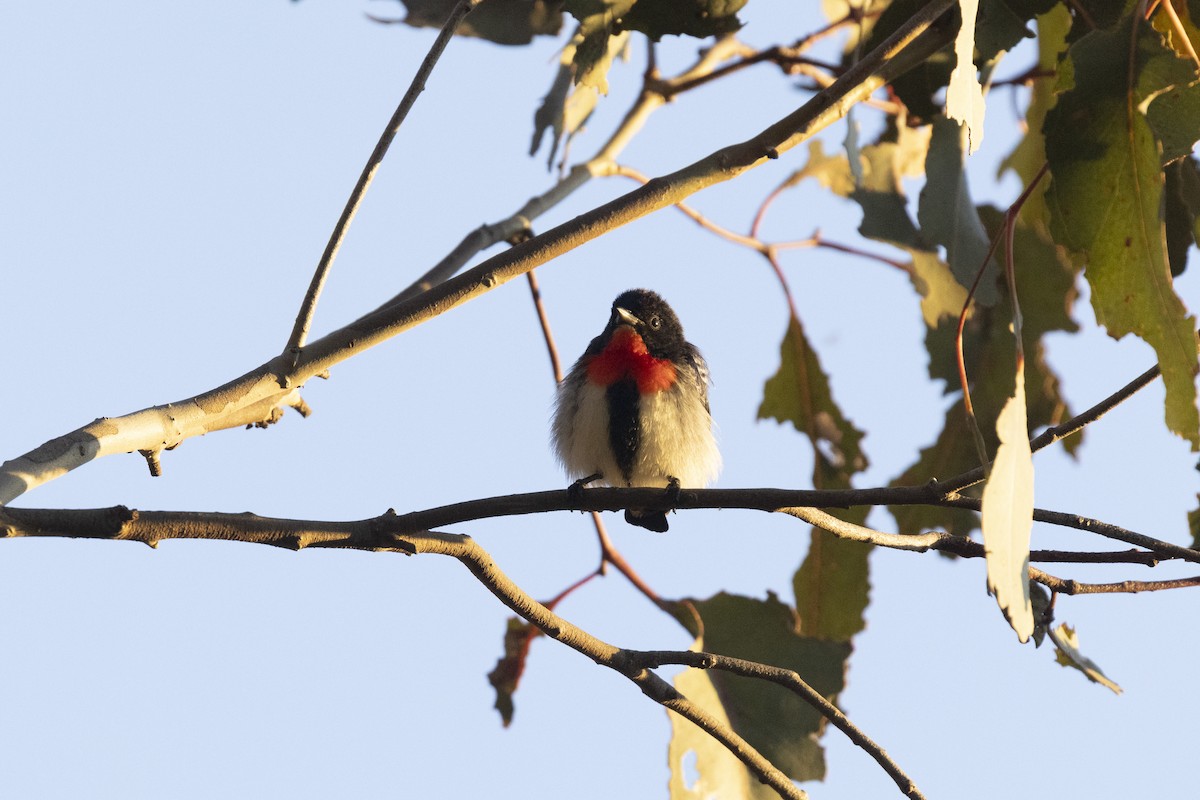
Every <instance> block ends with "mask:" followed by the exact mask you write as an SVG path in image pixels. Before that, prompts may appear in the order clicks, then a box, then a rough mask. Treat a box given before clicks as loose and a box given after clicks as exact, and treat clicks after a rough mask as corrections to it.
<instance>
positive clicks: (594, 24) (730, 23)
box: [563, 0, 746, 94]
mask: <svg viewBox="0 0 1200 800" xmlns="http://www.w3.org/2000/svg"><path fill="white" fill-rule="evenodd" d="M745 4H746V0H565V3H564V5H563V7H564V9H565V10H566V11H567V12H568V13H569V14H570V15H571V16H573V17H574V18H575V19H577V20H578V21H579V36H580V39H579V42H578V47H577V49H576V51H575V80H576V82H578V83H580V84H582V85H584V86H591V87H593V88H595V89H596V90H597V91H599V92H600V94H608V81H607V79H606V78H605V75H606V74H607V73H608V68H609V66H610V64H611V63H612V53H613V52H614V51H613V48H612V46H611V42H610V41H609V40H610V39H611V38H612V37H614V36H619V35H621V34H622V33H623V32H625V31H638V32H640V33H644V34H646V35H647V36H649V37H650V38H651V39H654V40H655V41H657V40H658V39H659V38H661V37H663V36H666V35H668V34H678V35H688V36H695V37H697V38H707V37H709V36H721V35H723V34H726V33H733V32H734V31H736V30H737V29H738V28H740V27H741V22H739V21H738V18H737V12H738V11H739V10H740V9H741V8H742V6H744V5H745Z"/></svg>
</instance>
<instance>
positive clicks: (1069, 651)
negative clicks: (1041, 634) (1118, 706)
mask: <svg viewBox="0 0 1200 800" xmlns="http://www.w3.org/2000/svg"><path fill="white" fill-rule="evenodd" d="M1050 640H1051V641H1052V642H1054V646H1055V647H1057V648H1058V652H1057V653H1056V654H1055V656H1054V657H1055V660H1057V661H1058V663H1059V664H1062V665H1063V666H1064V667H1073V668H1075V669H1077V670H1079V671H1080V672H1082V673H1083V674H1084V675H1086V676H1087V679H1088V680H1089V681H1091V682H1092V683H1098V684H1100V685H1101V686H1104V687H1105V688H1107V689H1110V690H1112V692H1113V694H1120V693H1121V692H1122V691H1123V690H1122V689H1121V687H1120V686H1118V685H1117V684H1116V683H1115V682H1114V681H1112V680H1110V679H1109V677H1108V676H1107V675H1105V674H1104V673H1103V672H1101V671H1100V668H1099V667H1098V666H1096V662H1094V661H1092V660H1091V659H1090V658H1088V657H1087V656H1085V655H1084V654H1083V653H1081V652H1079V636H1078V634H1076V633H1075V629H1074V628H1072V627H1071V626H1070V625H1067V624H1066V623H1065V622H1064V623H1063V624H1062V625H1059V626H1058V627H1057V628H1055V629H1054V630H1052V631H1050Z"/></svg>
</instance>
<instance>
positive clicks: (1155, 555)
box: [0, 487, 1200, 601]
mask: <svg viewBox="0 0 1200 800" xmlns="http://www.w3.org/2000/svg"><path fill="white" fill-rule="evenodd" d="M929 492H930V489H928V488H927V487H918V488H912V487H889V488H879V489H831V490H804V489H684V490H682V491H681V492H680V495H679V498H678V499H676V500H674V501H671V502H668V501H667V500H666V499H665V498H664V496H663V492H662V490H661V489H611V488H604V489H585V490H583V492H582V493H581V496H579V497H577V498H576V497H574V496H572V495H569V494H568V493H567V491H566V490H559V491H551V492H533V493H529V494H515V495H505V496H502V497H489V498H484V499H480V500H469V501H466V502H463V503H457V504H455V505H451V506H442V507H440V508H432V509H426V510H424V511H414V512H411V513H409V514H400V515H397V514H396V513H395V512H391V511H389V512H388V513H387V514H384V515H382V516H379V517H375V518H373V519H369V520H363V521H360V522H315V521H306V520H289V519H272V518H267V517H258V516H255V515H253V514H223V513H217V512H187V511H132V510H130V509H127V508H124V507H123V506H117V507H113V508H102V509H35V508H11V507H10V508H6V509H3V510H0V536H68V537H80V538H91V539H132V540H135V541H142V542H145V543H146V544H151V545H153V544H156V543H157V542H158V541H159V540H161V539H179V538H182V539H225V540H234V541H242V542H249V543H253V544H266V545H272V546H275V547H285V548H289V549H299V548H303V547H344V548H351V549H358V550H380V549H388V548H387V547H383V546H381V545H380V544H379V541H378V539H377V538H374V537H376V532H377V531H390V532H393V533H394V534H395V535H402V534H407V533H420V532H421V531H425V530H429V529H431V528H435V527H442V526H445V525H451V524H456V523H463V522H470V521H473V520H478V519H489V518H493V517H503V516H517V515H522V514H536V513H543V512H547V511H568V510H570V511H592V512H595V511H617V510H621V509H624V508H627V507H630V506H632V507H635V508H646V509H651V510H657V509H662V510H669V509H670V508H671V507H672V506H673V507H675V508H680V509H700V508H743V509H750V510H757V511H777V512H780V513H785V514H789V515H791V516H795V517H797V518H798V519H802V520H804V521H805V522H807V523H809V524H811V525H816V526H818V527H820V528H822V529H824V530H828V531H829V532H830V533H833V534H834V535H836V536H841V537H844V538H849V539H853V540H855V541H860V542H866V543H868V544H874V545H878V546H880V547H888V548H892V549H898V550H911V551H916V552H925V551H927V550H938V551H941V552H947V553H953V554H955V555H960V556H963V557H966V558H981V557H983V545H981V544H980V543H979V542H976V541H973V540H971V539H967V538H965V537H962V536H955V535H953V534H949V533H945V532H932V533H922V534H894V533H884V532H882V531H875V530H872V529H870V528H865V527H863V526H861V525H853V524H851V523H847V522H844V521H842V520H839V519H837V518H836V517H833V516H832V515H830V514H826V513H825V512H823V511H819V510H818V509H817V506H824V507H827V508H844V507H849V506H855V505H913V504H926V503H929V504H934V505H954V506H960V505H965V506H966V507H968V508H970V507H972V506H971V505H970V503H974V504H975V505H974V507H975V508H978V503H979V501H978V500H974V499H972V498H958V499H957V500H954V501H944V502H938V500H937V499H936V497H933V498H931V497H930V496H929ZM963 501H965V502H963ZM800 503H804V505H799V504H800ZM1055 516H1061V517H1064V518H1067V519H1068V520H1070V521H1073V522H1074V523H1076V524H1074V525H1072V526H1071V527H1079V528H1081V529H1083V530H1094V531H1095V532H1097V533H1100V534H1101V535H1105V536H1109V537H1110V538H1120V539H1122V540H1123V541H1124V540H1132V541H1131V543H1133V544H1136V545H1138V546H1139V547H1141V548H1143V549H1141V550H1132V551H1123V552H1113V551H1107V552H1099V553H1088V552H1078V551H1068V552H1064V551H1059V550H1034V551H1032V552H1031V554H1030V557H1031V559H1033V560H1035V561H1053V562H1072V563H1135V564H1143V565H1145V566H1151V567H1152V566H1155V565H1157V564H1158V563H1159V562H1160V561H1167V560H1172V559H1182V560H1184V561H1188V562H1191V563H1200V550H1193V549H1191V548H1188V547H1183V546H1181V545H1176V544H1171V543H1170V542H1164V541H1160V540H1158V539H1154V538H1151V537H1149V536H1143V535H1142V534H1138V533H1134V532H1133V531H1126V530H1125V529H1123V528H1118V527H1117V526H1115V525H1108V524H1107V523H1102V522H1099V521H1097V520H1086V519H1085V518H1082V517H1077V516H1073V515H1069V514H1062V513H1061V512H1055V511H1044V510H1040V509H1039V510H1038V511H1036V512H1035V515H1034V518H1035V519H1040V518H1043V517H1055ZM1042 521H1052V520H1047V519H1042ZM1084 521H1086V522H1088V523H1089V524H1087V525H1084V524H1082V522H1084ZM1058 524H1063V523H1058ZM363 526H366V527H363ZM1114 531H1116V532H1118V533H1119V534H1120V535H1119V536H1118V535H1114ZM1122 537H1124V538H1122ZM614 552H615V550H613V551H611V552H610V553H609V555H610V558H609V560H610V562H611V563H613V564H614V565H616V566H617V567H618V568H619V569H621V571H622V572H623V573H625V574H626V575H627V577H629V578H630V580H631V581H633V582H634V583H635V585H638V584H639V581H637V580H635V576H634V575H631V574H630V573H628V572H626V569H625V568H622V566H621V564H622V562H621V561H620V560H619V559H617V558H611V555H612V553H614ZM626 567H627V565H626ZM630 572H631V571H630ZM638 588H639V589H641V590H642V591H643V593H645V594H646V595H647V596H648V597H650V599H652V600H655V601H657V598H656V596H655V595H654V593H653V592H652V591H649V590H648V588H643V587H642V586H640V585H639V587H638Z"/></svg>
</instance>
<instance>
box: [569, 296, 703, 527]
mask: <svg viewBox="0 0 1200 800" xmlns="http://www.w3.org/2000/svg"><path fill="white" fill-rule="evenodd" d="M708 384H709V374H708V365H707V364H706V363H705V361H704V358H703V356H701V355H700V351H699V350H697V349H696V347H695V345H693V344H691V343H690V342H688V341H687V340H686V339H685V338H684V335H683V326H682V325H680V323H679V317H677V316H676V315H675V312H674V311H673V310H672V309H671V306H669V305H668V304H667V301H666V300H664V299H663V298H662V297H660V296H659V295H658V294H656V293H654V292H652V291H649V290H647V289H630V290H629V291H627V292H623V293H622V294H620V295H618V296H617V299H616V300H614V301H613V304H612V312H611V314H610V315H609V318H608V324H607V325H605V327H604V330H603V332H601V334H600V335H599V336H597V337H596V338H595V339H593V340H592V341H591V344H589V345H588V347H587V349H586V350H585V351H584V352H583V355H582V356H580V357H579V360H578V361H576V362H575V364H574V365H573V366H572V367H571V369H570V371H569V372H568V373H567V376H566V377H565V378H564V379H563V380H562V382H561V383H560V384H559V386H558V393H557V398H556V402H555V409H554V420H553V425H552V428H551V437H552V439H553V443H554V449H555V451H556V453H557V455H558V460H559V461H560V462H561V463H562V465H563V467H564V468H565V469H566V472H567V474H568V475H569V476H570V477H571V478H575V479H577V480H576V481H575V482H574V483H573V484H572V485H571V489H572V490H576V491H578V490H580V489H582V487H583V486H584V485H586V484H588V483H591V482H593V481H601V482H603V483H605V484H607V485H609V486H615V487H635V486H642V487H647V486H649V487H663V488H665V489H666V490H667V491H668V493H674V495H675V497H678V494H679V489H680V488H681V487H685V488H702V487H704V486H706V485H707V484H708V483H710V482H711V481H712V480H713V479H715V478H716V476H717V473H718V472H719V471H720V469H721V454H720V451H719V450H718V449H717V442H716V438H715V437H714V436H713V421H712V414H711V412H710V410H709V407H708ZM625 520H626V521H627V522H628V523H630V524H631V525H637V526H639V527H642V528H646V529H648V530H651V531H656V532H660V533H662V532H665V531H666V530H667V529H668V524H667V515H666V512H665V511H647V510H642V509H627V510H626V511H625Z"/></svg>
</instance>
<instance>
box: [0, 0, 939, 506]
mask: <svg viewBox="0 0 1200 800" xmlns="http://www.w3.org/2000/svg"><path fill="white" fill-rule="evenodd" d="M953 5H954V0H931V1H930V2H929V3H928V4H927V5H926V6H925V7H924V8H923V9H921V11H920V12H918V13H917V14H916V15H915V16H914V17H913V18H912V19H911V20H910V21H909V22H908V23H907V24H906V25H905V26H904V27H903V28H901V29H900V30H899V31H897V32H896V34H894V35H893V36H892V37H891V38H889V39H888V40H887V41H886V42H884V43H883V44H882V45H880V46H879V47H878V48H876V49H875V50H874V51H872V53H871V54H870V55H868V56H867V57H865V58H864V59H863V60H862V61H860V62H859V63H858V64H856V65H855V66H854V67H853V68H851V69H850V70H848V71H847V72H846V73H845V75H843V76H842V77H841V78H839V79H838V81H837V82H836V83H835V84H834V85H833V86H831V87H830V88H828V89H826V90H824V91H822V92H820V93H819V94H817V95H816V96H815V97H813V98H812V99H810V100H809V101H808V102H807V103H805V104H804V105H803V106H802V107H801V108H800V109H798V110H797V111H795V112H793V113H791V114H789V115H787V116H786V117H784V118H783V119H781V120H780V121H779V122H777V123H775V124H774V125H771V126H770V127H769V128H767V129H766V130H764V131H763V132H762V133H760V134H758V135H757V136H755V137H753V138H751V139H749V140H747V141H745V142H742V143H741V144H737V145H732V146H730V147H725V148H722V149H721V150H718V151H716V152H715V153H712V154H711V155H709V156H706V157H705V158H702V159H700V160H699V161H697V162H695V163H694V164H692V165H690V166H688V167H685V168H683V169H681V170H679V171H677V172H675V173H672V174H670V175H667V176H664V177H661V178H656V179H654V180H652V181H650V183H648V184H647V185H645V186H642V187H640V188H638V189H635V190H634V191H632V192H630V193H628V194H626V195H624V196H622V197H619V198H617V199H615V200H613V201H611V202H609V203H606V204H604V205H602V206H600V207H599V208H596V209H593V210H592V211H589V212H587V213H585V214H582V215H581V216H579V217H576V218H575V219H573V220H571V221H569V222H566V223H564V224H562V225H559V226H558V227H556V228H553V229H551V230H549V231H546V232H545V233H543V234H541V235H540V236H535V237H533V238H531V239H530V240H528V241H526V242H524V243H522V244H520V245H517V246H516V247H513V248H512V249H510V250H508V251H506V252H504V253H501V254H499V255H497V256H494V257H492V258H490V259H488V260H486V261H484V262H483V263H481V264H479V265H478V266H476V267H474V268H473V269H471V270H469V271H467V272H465V273H463V274H462V275H459V276H457V277H455V278H452V279H450V280H447V281H446V282H444V283H442V284H439V285H437V286H435V287H433V288H431V289H429V290H428V291H426V292H424V293H422V294H420V295H419V296H417V297H416V298H414V299H411V300H406V301H404V302H399V303H396V304H394V305H389V306H385V307H384V308H381V309H379V310H378V311H376V312H374V313H372V314H368V315H367V316H366V317H363V318H362V319H360V320H357V321H356V322H354V323H351V324H350V325H347V326H345V327H343V328H341V329H339V330H337V331H334V332H333V333H330V334H328V335H327V336H325V337H323V338H321V339H318V340H317V341H314V342H312V343H311V344H309V346H308V347H306V348H304V350H303V351H302V352H301V353H300V355H299V358H298V359H297V360H296V362H295V364H294V365H291V364H286V363H283V362H282V361H281V359H280V358H278V357H277V358H276V359H273V360H272V361H269V362H267V363H266V364H263V365H262V366H259V367H256V368H255V369H253V370H251V371H250V372H247V373H246V374H245V375H243V376H241V377H240V378H236V379H235V380H233V381H231V382H229V383H228V384H226V385H225V386H223V387H221V388H219V389H216V390H213V391H211V392H206V393H204V394H202V395H198V396H197V397H195V398H192V399H189V400H185V401H181V402H180V403H177V404H174V405H176V406H186V407H188V408H195V409H201V410H202V412H203V413H201V414H198V415H194V417H195V418H194V419H193V420H192V422H193V423H194V424H193V425H191V426H190V427H189V428H188V430H194V431H195V433H191V434H190V435H196V433H207V432H210V431H213V430H220V429H223V428H230V427H234V426H235V425H236V424H245V423H236V422H232V421H231V420H234V419H242V418H244V417H245V416H246V415H247V413H248V409H252V408H254V409H257V408H259V407H260V406H263V405H264V404H265V405H266V406H267V407H268V408H270V407H273V406H278V405H279V404H281V403H282V402H284V400H283V398H284V397H290V396H291V395H290V394H286V393H285V392H284V391H283V390H292V389H297V388H299V387H300V386H302V385H303V384H304V383H305V382H307V381H308V380H309V379H311V378H313V377H315V376H318V375H325V374H327V373H328V371H329V369H330V368H331V367H333V366H334V365H336V364H338V363H340V362H342V361H345V360H346V359H348V358H350V357H352V356H354V355H356V354H358V353H360V352H362V351H364V350H366V349H368V348H370V347H374V346H375V345H377V344H380V343H382V342H384V341H386V340H388V339H390V338H391V337H393V336H395V335H397V334H399V333H402V332H403V331H406V330H408V329H409V328H412V327H414V326H416V325H418V324H420V323H422V322H426V321H428V320H429V319H432V318H433V317H436V316H438V315H439V314H442V313H445V312H446V311H449V310H450V309H452V308H454V307H456V306H459V305H461V304H463V303H465V302H467V301H469V300H472V299H474V298H476V297H479V296H480V295H482V294H485V293H486V292H489V291H491V290H492V289H494V288H496V287H497V286H500V285H501V284H503V283H506V282H508V281H510V280H512V279H513V278H515V277H518V276H520V275H523V274H525V273H526V272H528V271H529V270H531V269H533V268H534V267H537V266H540V265H542V264H545V263H546V262H548V261H550V260H551V259H553V258H555V257H557V256H559V255H562V254H563V253H565V252H568V251H570V250H573V249H574V248H576V247H578V246H580V245H581V244H584V243H585V242H588V241H590V240H592V239H595V238H596V237H598V236H600V235H602V234H604V233H607V232H609V231H612V230H614V229H616V228H618V227H621V226H623V225H626V224H628V223H630V222H632V221H634V220H636V219H639V218H641V217H643V216H646V215H647V214H650V213H652V212H654V211H657V210H659V209H661V208H665V207H666V206H669V205H674V204H675V203H678V202H679V201H681V200H683V199H684V198H686V197H688V196H690V195H692V194H694V193H695V192H697V191H699V190H701V189H703V188H706V187H708V186H712V185H714V184H717V183H721V182H724V181H727V180H730V179H732V178H735V177H737V176H738V175H740V174H742V173H744V172H745V171H746V170H749V169H752V168H754V167H756V166H758V165H759V164H762V163H764V162H765V161H767V160H768V159H771V158H777V157H778V156H779V154H780V153H781V152H784V151H786V150H789V149H791V148H793V147H795V146H796V145H798V144H800V143H801V142H803V141H804V140H805V139H807V138H808V137H809V136H811V135H813V134H814V133H816V132H817V131H820V130H821V129H823V128H825V127H826V126H827V125H829V124H831V123H832V122H834V121H836V120H838V119H840V118H842V117H843V116H844V115H845V113H846V112H847V111H848V110H849V108H850V107H851V106H852V105H854V103H856V102H858V101H859V100H862V99H863V98H865V97H868V96H870V94H871V93H872V92H873V91H874V90H875V89H877V88H878V87H880V86H882V85H883V84H884V83H886V82H887V81H888V80H890V79H892V78H894V77H895V76H896V75H897V74H899V73H900V72H901V71H902V69H903V66H907V65H909V64H911V63H912V62H913V60H914V59H916V58H917V57H918V56H919V55H920V54H921V53H926V54H928V53H932V52H934V51H936V50H937V49H939V48H940V47H942V46H943V45H944V44H945V43H946V42H947V41H949V38H950V35H951V34H950V31H949V30H948V29H943V28H938V27H933V26H932V23H933V22H934V21H935V20H937V19H938V17H940V16H941V15H942V14H943V13H944V12H945V11H946V10H947V9H949V8H950V7H951V6H953ZM902 53H903V55H904V56H905V57H904V58H899V56H900V55H901V54H902ZM902 65H903V66H902ZM289 360H290V359H289ZM210 408H211V409H212V410H210ZM147 412H151V415H152V416H154V417H155V418H160V419H164V420H165V417H164V416H163V415H161V414H159V413H158V409H147V410H146V411H143V412H135V414H134V415H131V416H135V417H136V416H138V415H141V414H146V413H147ZM268 416H270V415H266V414H262V413H259V414H258V415H257V417H256V418H255V419H251V420H250V422H259V421H263V420H265V419H266V418H267V417H268ZM128 419H129V417H123V418H121V419H120V420H115V421H113V420H110V421H109V422H111V423H114V424H115V425H116V427H118V428H124V429H125V430H126V435H125V436H124V437H123V438H122V440H121V442H122V443H121V444H120V445H113V444H112V443H110V442H107V441H101V440H102V439H103V438H104V436H105V435H106V434H104V433H103V432H102V431H101V430H100V429H98V428H96V427H95V423H93V426H89V427H88V428H84V429H80V430H78V431H75V432H72V433H70V434H67V435H66V436H64V437H60V438H58V439H55V440H52V441H51V442H48V443H47V444H45V445H43V446H42V447H40V448H38V450H35V451H33V452H32V453H30V454H27V455H24V456H20V457H18V458H17V459H15V460H14V461H11V462H7V463H5V464H3V465H0V504H4V503H7V502H9V501H11V500H12V499H13V498H15V497H18V496H20V495H21V494H22V493H24V492H25V491H28V490H29V489H31V488H34V487H35V486H38V485H40V484H42V483H45V482H46V481H48V480H52V479H54V478H56V477H59V476H61V475H63V474H65V473H66V472H67V471H68V470H71V469H74V468H76V467H79V466H82V465H83V464H85V463H87V462H88V461H90V460H91V459H92V458H95V457H96V456H97V455H105V454H108V453H112V452H129V451H134V450H154V449H155V448H158V447H159V446H160V444H161V437H160V436H158V435H154V432H153V431H151V430H148V429H147V428H146V427H144V426H140V427H136V428H131V426H129V425H128V424H126V421H127V420H128ZM183 438H186V436H184V437H183ZM180 440H182V439H180ZM81 445H82V447H81ZM49 453H53V454H54V455H55V457H54V458H47V454H49ZM64 454H65V455H64Z"/></svg>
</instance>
